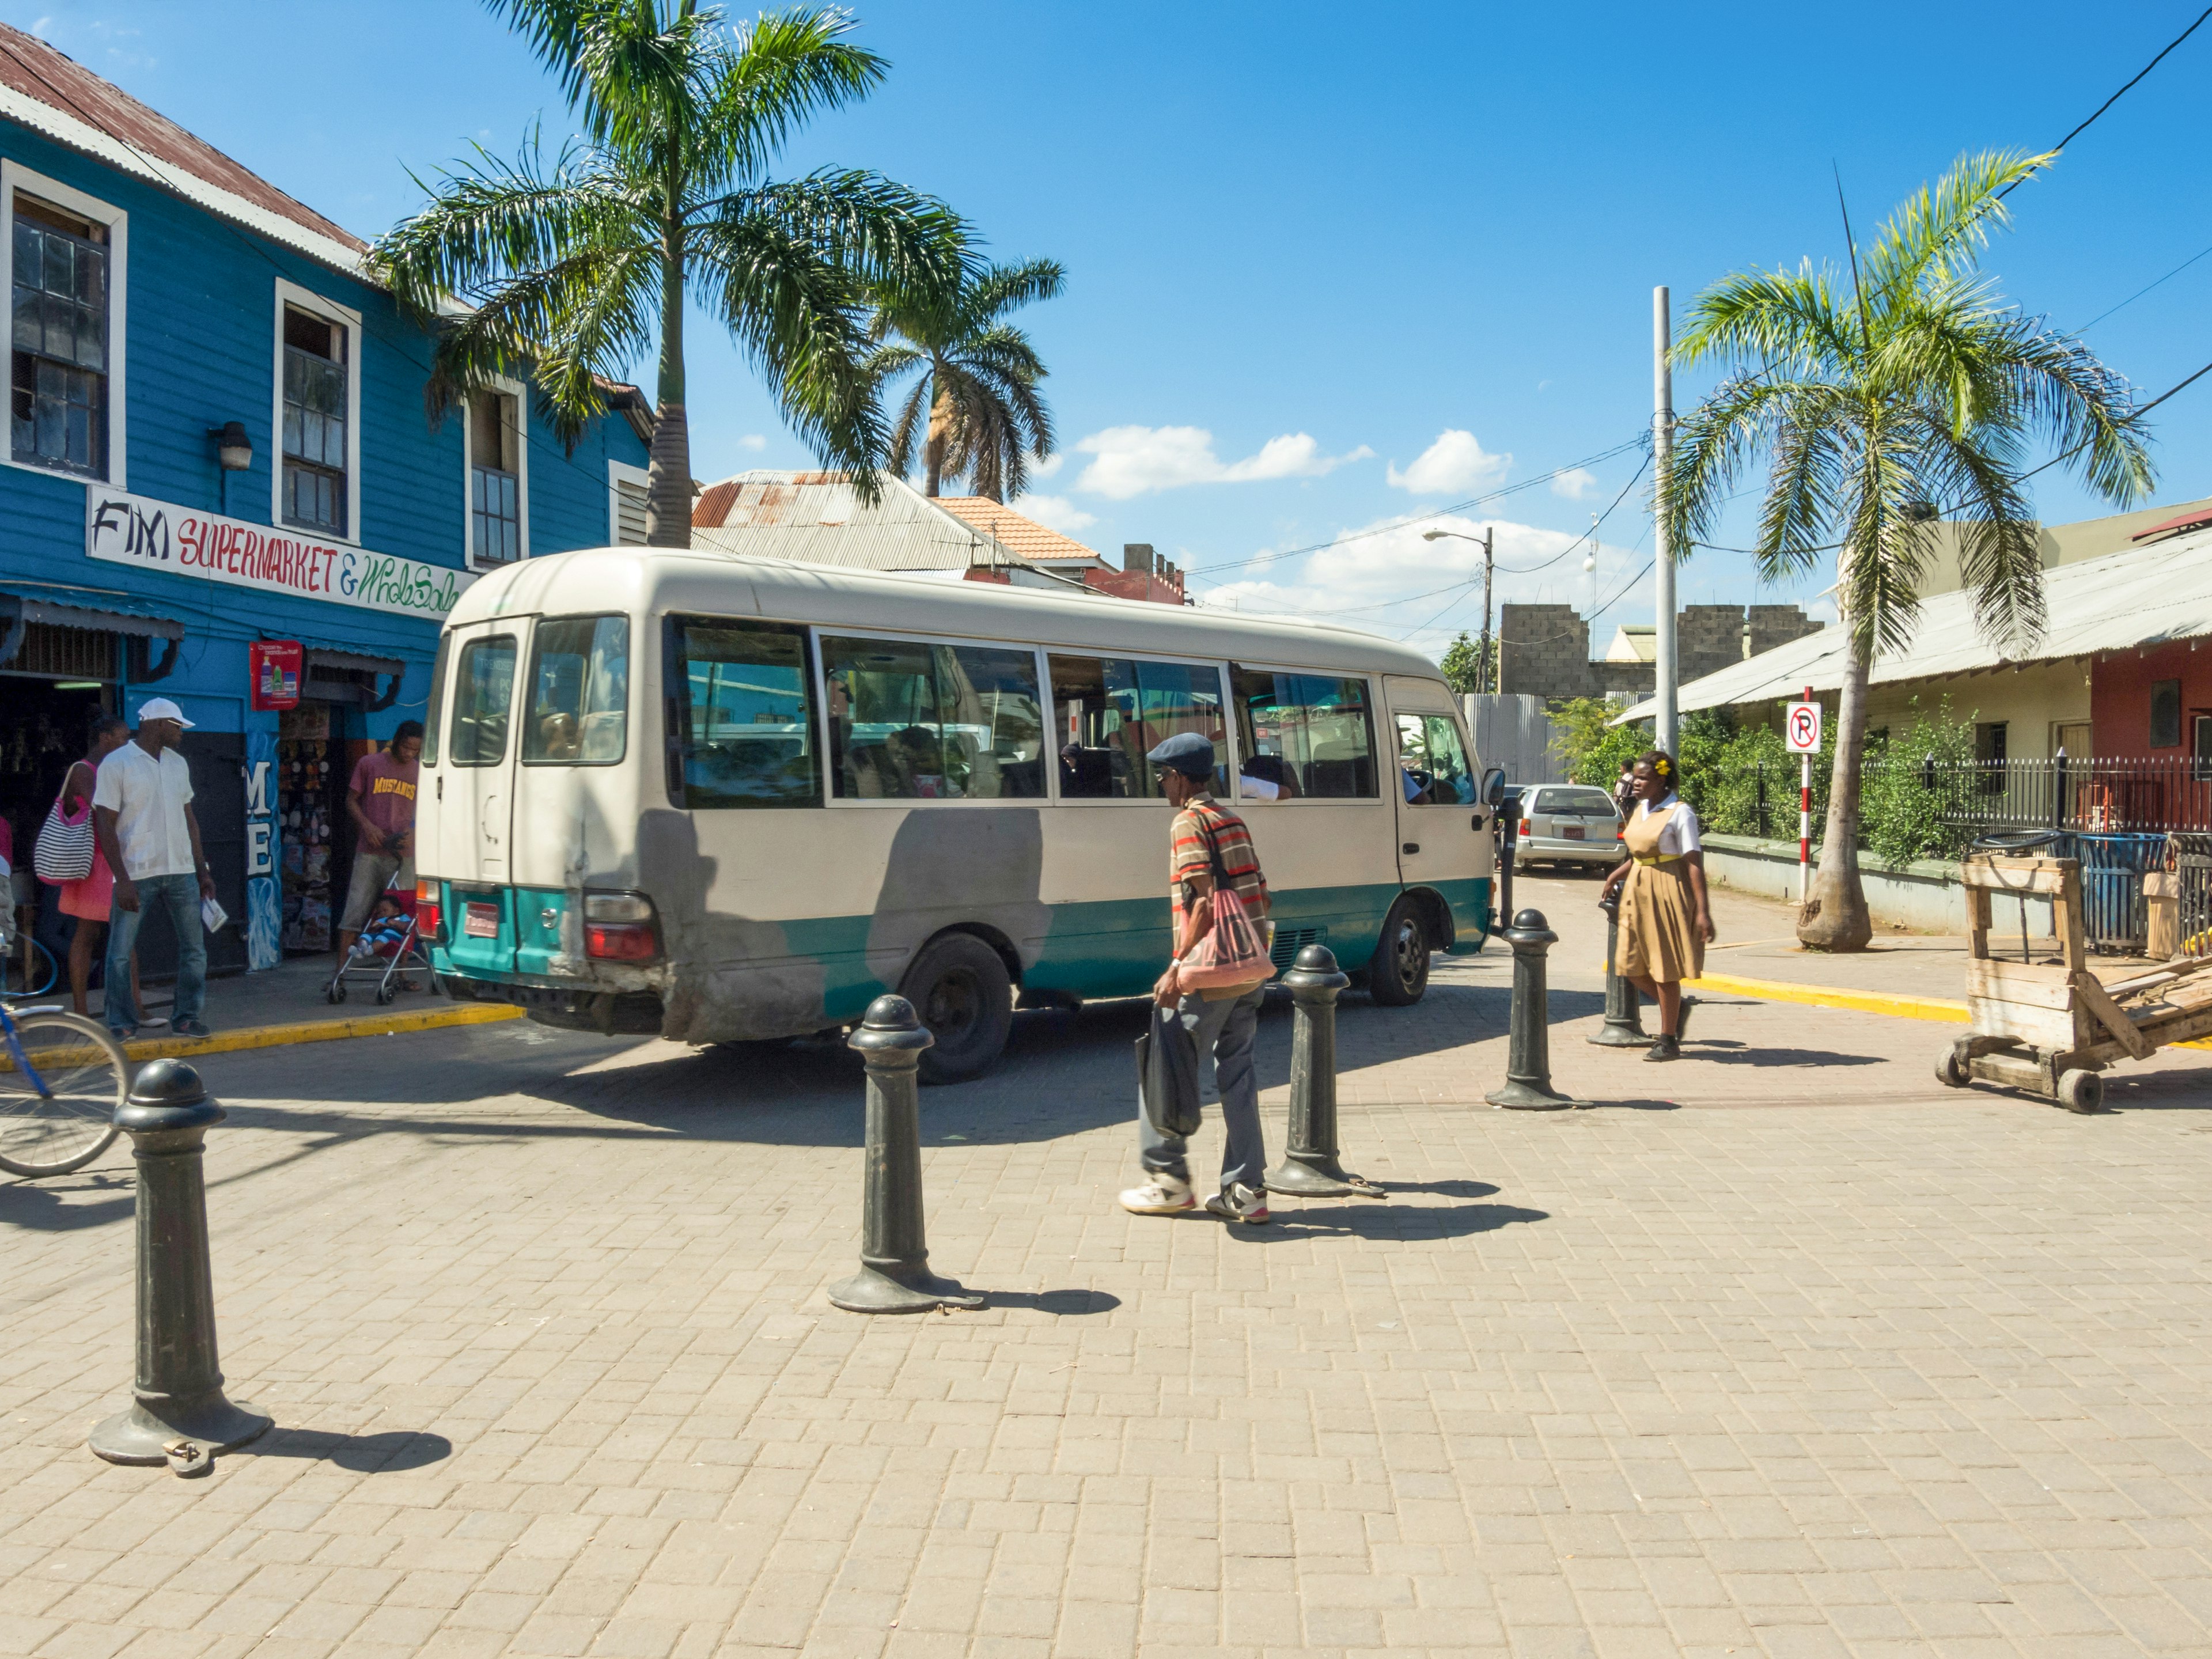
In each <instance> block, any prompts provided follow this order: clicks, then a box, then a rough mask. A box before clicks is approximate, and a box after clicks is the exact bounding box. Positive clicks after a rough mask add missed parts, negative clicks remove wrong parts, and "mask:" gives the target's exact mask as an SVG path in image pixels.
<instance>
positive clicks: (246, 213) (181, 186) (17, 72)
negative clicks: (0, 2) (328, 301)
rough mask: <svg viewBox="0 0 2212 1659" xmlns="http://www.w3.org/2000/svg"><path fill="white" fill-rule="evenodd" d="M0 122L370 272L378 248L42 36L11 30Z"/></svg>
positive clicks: (0, 85)
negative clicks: (364, 262) (367, 261)
mask: <svg viewBox="0 0 2212 1659" xmlns="http://www.w3.org/2000/svg"><path fill="white" fill-rule="evenodd" d="M0 115H5V116H8V117H10V118H13V119H15V120H17V121H20V122H21V123H22V124H23V125H25V126H27V127H31V128H33V129H34V130H35V131H39V132H41V133H44V134H45V135H46V137H49V138H53V139H57V140H58V141H59V142H60V143H64V144H67V145H68V146H69V147H70V149H77V150H82V151H83V152H84V153H85V154H87V155H93V156H95V157H97V158H98V159H99V160H100V161H105V162H106V163H107V164H108V165H109V166H111V167H117V168H118V169H120V170H121V171H123V172H125V173H132V174H134V175H136V176H137V177H138V178H141V179H149V180H151V181H152V182H153V183H155V184H157V185H161V186H163V187H164V188H165V189H168V190H171V191H175V192H176V193H177V194H179V195H180V196H183V197H185V198H186V199H188V200H190V201H192V202H194V203H196V204H197V205H199V206H201V207H204V208H206V209H208V210H210V212H214V213H218V214H221V215H222V216H223V217H225V218H227V219H231V220H234V221H235V222H238V223H240V224H243V225H246V226H247V227H248V228H252V229H254V230H258V231H259V232H261V233H262V234H264V235H267V236H270V237H273V238H274V239H276V240H278V241H281V242H283V243H285V244H286V245H287V246H291V247H295V248H297V249H299V250H300V251H301V252H303V253H307V254H311V255H313V257H314V258H318V259H320V260H322V261H324V262H325V263H326V264H331V265H334V266H336V267H337V269H339V270H343V271H345V272H347V273H348V274H349V275H354V276H358V275H360V274H361V256H362V254H364V253H366V252H368V243H366V242H364V241H362V240H361V238H360V237H358V236H356V235H355V234H353V233H352V232H351V231H349V230H348V229H346V228H344V227H343V226H342V225H339V224H337V223H335V222H332V221H331V220H329V219H325V217H323V216H322V215H321V214H319V213H318V212H316V211H315V210H313V208H311V207H309V206H307V204H305V203H304V202H301V201H299V200H296V199H295V198H294V197H290V196H288V195H286V194H285V193H284V192H283V191H281V190H279V189H277V188H276V185H272V184H270V182H269V181H268V180H267V179H263V178H261V177H260V176H259V175H258V174H257V173H252V172H251V171H249V170H248V169H246V167H241V166H240V164H239V163H238V162H236V161H233V160H231V158H230V157H229V156H228V155H224V154H223V153H222V151H221V150H219V149H216V147H215V146H214V145H212V144H210V143H207V142H205V141H204V139H201V138H198V137H194V136H193V135H192V134H191V133H189V132H187V131H185V130H184V128H182V127H180V126H179V125H177V124H176V123H175V122H174V121H172V120H171V119H169V118H168V117H167V116H166V115H163V114H161V112H159V111H158V110H154V109H150V108H149V107H148V106H146V105H144V104H142V103H140V102H139V101H138V100H137V99H136V98H133V97H132V96H131V94H129V93H127V92H125V91H124V90H123V89H122V88H120V87H118V86H116V85H114V84H113V83H112V82H108V81H103V80H101V79H100V76H97V75H94V73H93V72H92V71H91V70H88V69H86V68H85V67H84V66H83V65H82V64H78V63H76V61H75V60H73V59H72V58H69V57H68V56H66V55H65V54H64V53H62V52H57V51H55V50H54V48H53V47H52V46H48V45H47V44H46V42H45V41H43V40H40V39H39V38H38V37H37V36H36V35H33V34H27V33H24V32H23V31H22V30H21V29H18V28H11V27H8V26H7V25H6V24H3V23H0Z"/></svg>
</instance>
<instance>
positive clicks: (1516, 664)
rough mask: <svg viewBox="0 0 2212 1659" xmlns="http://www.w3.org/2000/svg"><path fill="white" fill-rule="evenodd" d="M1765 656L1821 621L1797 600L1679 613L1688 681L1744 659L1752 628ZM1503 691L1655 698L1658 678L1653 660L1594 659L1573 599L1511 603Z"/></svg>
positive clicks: (1756, 648) (1505, 614)
mask: <svg viewBox="0 0 2212 1659" xmlns="http://www.w3.org/2000/svg"><path fill="white" fill-rule="evenodd" d="M1746 623H1748V624H1749V626H1750V629H1751V653H1752V654H1753V655H1754V656H1755V655H1757V654H1758V653H1759V652H1762V651H1771V650H1772V649H1773V648H1774V647H1776V646H1778V645H1781V644H1784V643H1785V642H1787V641H1790V640H1794V639H1797V638H1799V637H1801V636H1802V635H1807V634H1810V633H1812V632H1814V630H1815V629H1818V628H1819V627H1820V623H1816V622H1814V620H1813V619H1812V618H1811V617H1808V616H1807V615H1806V614H1805V613H1804V612H1803V611H1801V610H1800V609H1798V607H1797V606H1796V605H1752V606H1750V607H1749V608H1748V609H1746V608H1745V607H1744V606H1741V605H1685V606H1684V607H1683V608H1682V610H1681V611H1680V612H1679V613H1677V615H1676V617H1675V618H1674V647H1675V651H1676V653H1677V656H1678V660H1679V662H1680V683H1681V684H1689V682H1691V681H1692V680H1695V679H1702V678H1704V677H1705V676H1706V675H1707V674H1713V673H1717V672H1719V671H1721V670H1722V669H1723V668H1726V667H1728V666H1729V665H1730V664H1732V663H1738V662H1741V661H1742V660H1743V658H1744V648H1743V647H1744V629H1745V626H1746ZM1498 635H1499V649H1498V690H1500V691H1502V692H1504V693H1505V694H1507V695H1509V696H1510V695H1513V694H1516V693H1518V694H1522V695H1524V696H1538V697H1543V698H1546V699H1547V700H1555V701H1556V700H1559V699H1564V698H1567V697H1620V698H1628V699H1631V700H1633V699H1637V698H1641V697H1647V696H1650V695H1651V692H1652V690H1653V689H1654V688H1655V687H1656V685H1657V684H1658V675H1657V671H1656V668H1655V667H1654V665H1652V664H1650V663H1648V662H1603V661H1599V662H1593V661H1591V660H1590V654H1589V638H1590V625H1589V623H1588V622H1587V621H1586V620H1584V618H1583V617H1581V616H1580V615H1579V614H1577V611H1575V608H1574V607H1573V606H1572V605H1505V606H1504V607H1503V608H1502V610H1501V611H1500V614H1499V623H1498Z"/></svg>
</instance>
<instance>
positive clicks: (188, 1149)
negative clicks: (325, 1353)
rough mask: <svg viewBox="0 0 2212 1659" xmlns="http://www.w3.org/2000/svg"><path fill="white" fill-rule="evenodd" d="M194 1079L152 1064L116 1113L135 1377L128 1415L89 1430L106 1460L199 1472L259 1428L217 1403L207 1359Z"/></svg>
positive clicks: (212, 1350)
mask: <svg viewBox="0 0 2212 1659" xmlns="http://www.w3.org/2000/svg"><path fill="white" fill-rule="evenodd" d="M224 1116H225V1114H224V1112H223V1109H222V1107H220V1106H218V1105H216V1103H214V1102H213V1101H211V1100H210V1099H209V1098H208V1094H207V1091H206V1090H205V1089H204V1088H203V1087H201V1086H200V1079H199V1074H198V1073H196V1072H194V1071H193V1070H192V1068H191V1066H186V1065H185V1064H184V1063H182V1062H181V1061H179V1060H155V1061H153V1062H152V1063H151V1064H150V1065H149V1066H147V1067H146V1069H145V1070H143V1071H142V1072H141V1073H138V1080H137V1084H136V1085H134V1086H133V1087H132V1089H131V1097H130V1099H128V1100H127V1101H125V1103H123V1107H122V1109H120V1110H119V1111H118V1112H117V1113H116V1114H115V1122H116V1127H118V1128H119V1129H121V1130H122V1131H123V1132H124V1133H125V1134H127V1135H129V1136H130V1137H131V1156H132V1158H134V1159H135V1160H136V1161H137V1166H138V1376H137V1385H136V1386H135V1387H134V1388H133V1389H132V1390H131V1393H132V1395H133V1396H134V1399H133V1402H132V1404H131V1409H130V1410H128V1411H124V1412H118V1413H116V1414H115V1415H114V1416H112V1417H111V1418H109V1419H107V1420H106V1422H104V1423H102V1424H100V1425H99V1427H97V1428H95V1429H94V1430H93V1431H92V1449H93V1450H94V1451H95V1452H97V1453H98V1454H99V1455H100V1456H102V1457H104V1458H106V1460H107V1461H108V1462H111V1463H167V1464H168V1465H170V1466H171V1467H172V1468H174V1469H175V1470H176V1471H177V1473H178V1474H204V1473H205V1472H206V1471H207V1470H208V1469H209V1468H210V1467H212V1460H213V1458H214V1455H215V1454H216V1453H217V1452H226V1451H228V1450H230V1449H232V1448H233V1447H234V1446H242V1445H244V1444H245V1443H246V1442H247V1441H249V1440H252V1439H253V1438H254V1437H256V1436H258V1435H259V1434H261V1433H262V1432H264V1431H265V1430H266V1429H267V1428H268V1427H269V1419H267V1418H265V1417H264V1416H262V1415H261V1413H258V1412H257V1411H255V1410H253V1409H252V1407H247V1406H243V1405H239V1404H236V1403H234V1402H233V1401H230V1400H228V1399H227V1398H225V1397H224V1395H223V1392H222V1366H221V1365H220V1364H218V1363H217V1360H216V1340H215V1275H214V1271H213V1268H212V1267H211V1266H210V1262H209V1258H208V1225H207V1177H206V1173H205V1170H204V1168H203V1159H204V1156H205V1152H206V1147H205V1145H204V1143H205V1141H206V1139H207V1132H208V1131H209V1130H210V1128H212V1127H215V1125H216V1124H218V1123H220V1122H222V1120H223V1118H224Z"/></svg>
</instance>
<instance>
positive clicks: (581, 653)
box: [522, 617, 629, 766]
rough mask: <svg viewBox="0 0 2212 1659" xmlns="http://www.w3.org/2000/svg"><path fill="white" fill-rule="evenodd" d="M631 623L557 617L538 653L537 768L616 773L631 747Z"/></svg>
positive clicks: (530, 732) (533, 729)
mask: <svg viewBox="0 0 2212 1659" xmlns="http://www.w3.org/2000/svg"><path fill="white" fill-rule="evenodd" d="M628 711H629V617H557V618H555V617H549V618H547V619H546V620H545V621H544V622H541V623H538V634H537V637H536V638H535V639H534V640H533V641H532V642H531V647H530V714H529V717H528V719H527V720H525V721H524V723H523V727H522V758H523V762H524V763H525V764H526V765H531V766H612V765H613V764H614V763H616V762H617V761H619V760H621V759H622V757H623V753H624V751H625V750H626V748H627V746H628V731H629V717H628Z"/></svg>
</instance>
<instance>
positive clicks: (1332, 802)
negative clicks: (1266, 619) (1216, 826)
mask: <svg viewBox="0 0 2212 1659" xmlns="http://www.w3.org/2000/svg"><path fill="white" fill-rule="evenodd" d="M1237 668H1244V669H1249V670H1250V671H1253V672H1254V673H1256V674H1298V675H1302V676H1304V677H1305V678H1309V679H1317V680H1358V682H1359V683H1360V684H1363V685H1364V686H1365V687H1366V688H1367V744H1368V750H1369V756H1370V759H1372V760H1373V761H1374V763H1375V787H1376V793H1374V794H1371V795H1294V796H1292V797H1291V799H1288V800H1284V799H1281V798H1280V797H1277V798H1276V799H1273V800H1267V801H1263V800H1259V799H1252V801H1251V804H1252V805H1255V806H1282V807H1287V808H1290V809H1291V810H1293V811H1312V810H1313V809H1315V808H1316V807H1330V806H1373V805H1376V803H1378V802H1379V803H1381V804H1382V805H1385V806H1389V805H1392V804H1393V800H1394V798H1393V797H1392V796H1391V794H1390V793H1389V791H1387V790H1385V789H1384V788H1383V782H1384V780H1383V744H1382V734H1381V733H1378V732H1377V731H1376V726H1375V722H1376V720H1377V719H1378V718H1382V717H1384V716H1386V715H1388V716H1391V717H1393V718H1392V723H1391V726H1390V728H1389V738H1390V755H1389V766H1390V769H1392V770H1393V771H1395V770H1396V769H1397V764H1398V727H1397V724H1396V721H1395V714H1396V712H1397V711H1396V710H1395V709H1393V708H1390V707H1389V705H1388V704H1387V703H1385V702H1383V695H1382V694H1383V688H1382V685H1381V684H1380V683H1379V681H1378V680H1377V679H1376V677H1375V676H1374V675H1373V674H1370V673H1363V672H1361V671H1358V670H1357V669H1352V670H1346V669H1341V668H1301V667H1298V666H1297V665H1294V664H1291V663H1273V662H1243V661H1236V662H1232V663H1231V664H1230V665H1229V666H1228V667H1225V668H1224V669H1223V671H1222V678H1223V682H1224V687H1223V689H1224V693H1225V702H1223V705H1222V706H1223V707H1224V708H1226V709H1227V710H1228V711H1229V714H1230V719H1229V745H1230V750H1231V753H1233V754H1236V755H1237V761H1238V768H1239V769H1238V771H1237V773H1236V774H1235V775H1237V776H1240V777H1241V776H1242V775H1243V771H1242V765H1243V755H1242V753H1241V751H1240V745H1241V744H1243V740H1244V734H1243V732H1242V730H1240V729H1239V728H1238V726H1237V719H1236V715H1237V704H1236V692H1237V676H1236V674H1235V673H1234V672H1233V671H1232V670H1233V669H1237ZM1461 735H1462V740H1463V739H1464V738H1465V733H1464V732H1462V734H1461ZM1472 747H1473V745H1471V744H1470V745H1469V748H1470V750H1471V749H1472ZM1237 799H1238V800H1239V801H1240V802H1242V801H1244V800H1246V799H1249V798H1248V797H1247V796H1245V795H1244V794H1243V792H1242V790H1241V789H1240V790H1239V792H1238V794H1237ZM1405 799H1406V792H1405V790H1404V788H1403V787H1399V788H1398V793H1397V795H1396V796H1395V802H1396V803H1397V804H1399V805H1402V804H1403V803H1404V801H1405Z"/></svg>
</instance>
